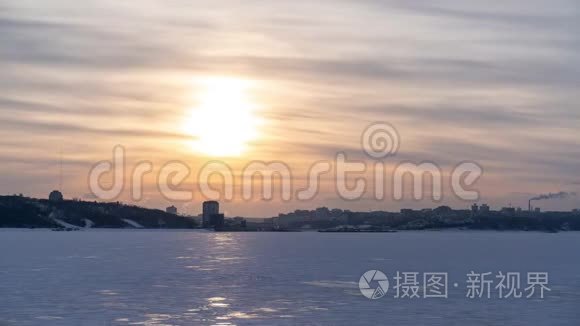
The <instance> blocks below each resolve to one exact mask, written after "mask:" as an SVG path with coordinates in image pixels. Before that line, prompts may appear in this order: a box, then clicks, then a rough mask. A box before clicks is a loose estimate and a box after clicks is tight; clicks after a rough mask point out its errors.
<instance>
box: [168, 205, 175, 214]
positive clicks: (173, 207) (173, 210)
mask: <svg viewBox="0 0 580 326" xmlns="http://www.w3.org/2000/svg"><path fill="white" fill-rule="evenodd" d="M165 212H166V213H169V214H173V215H177V207H175V206H173V205H171V206H169V207H167V208H166V209H165Z"/></svg>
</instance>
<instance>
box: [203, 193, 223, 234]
mask: <svg viewBox="0 0 580 326" xmlns="http://www.w3.org/2000/svg"><path fill="white" fill-rule="evenodd" d="M219 213H220V204H219V203H218V202H217V201H214V200H210V201H205V202H203V218H202V225H203V227H204V228H207V227H210V226H211V216H212V215H215V214H219Z"/></svg>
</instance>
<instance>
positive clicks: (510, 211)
mask: <svg viewBox="0 0 580 326" xmlns="http://www.w3.org/2000/svg"><path fill="white" fill-rule="evenodd" d="M501 213H502V214H503V215H506V216H515V215H516V209H515V208H513V207H504V208H502V209H501Z"/></svg>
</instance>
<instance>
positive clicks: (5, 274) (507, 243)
mask: <svg viewBox="0 0 580 326" xmlns="http://www.w3.org/2000/svg"><path fill="white" fill-rule="evenodd" d="M579 248H580V233H573V232H570V233H559V234H547V233H532V232H459V231H445V232H427V231H425V232H399V233H382V234H330V233H325V234H323V233H316V232H302V233H212V232H202V231H157V230H155V231H152V230H91V231H81V232H51V231H43V230H0V250H1V252H2V253H1V255H0V325H2V326H5V325H15V326H20V325H48V326H50V325H387V324H392V325H579V324H580V309H579V307H580V254H579V252H578V249H579ZM367 270H380V271H382V272H384V274H386V275H387V277H388V278H389V281H390V289H387V290H388V292H387V294H386V295H385V296H384V297H383V298H381V299H378V300H369V299H367V298H365V297H364V296H363V295H362V294H361V292H360V290H359V279H360V277H361V275H362V274H363V273H364V272H366V271H367ZM398 271H399V272H416V273H418V274H417V275H418V276H419V277H418V281H419V282H420V283H421V284H423V283H422V282H423V275H424V273H430V272H444V273H447V275H448V282H447V283H448V292H447V297H448V298H425V297H423V290H424V288H423V286H422V285H420V289H421V290H420V291H419V293H420V294H421V296H420V297H419V298H412V299H410V298H395V296H396V290H395V288H394V286H395V284H396V281H395V275H396V273H397V272H398ZM472 271H473V272H476V273H484V272H490V273H492V275H493V278H495V275H496V274H497V273H498V272H500V271H501V272H504V273H505V272H514V273H516V272H517V273H520V274H521V283H522V284H521V290H523V289H524V288H525V287H526V284H525V283H526V276H527V273H528V272H545V273H548V274H549V284H548V285H547V286H548V287H549V289H550V291H546V292H545V298H544V299H540V298H539V297H538V296H537V295H536V296H534V297H531V298H526V297H525V293H524V295H523V296H522V298H513V297H512V298H509V299H500V298H498V297H497V296H498V295H497V290H496V289H494V287H495V285H496V283H493V284H492V286H491V298H490V299H487V298H486V295H483V298H479V297H478V298H475V299H471V298H468V297H466V295H467V293H468V286H467V284H468V283H467V280H468V278H467V274H468V273H471V272H472ZM494 282H495V280H494ZM371 283H372V282H371ZM371 286H373V285H372V284H371ZM400 289H402V288H400ZM536 294H537V293H536Z"/></svg>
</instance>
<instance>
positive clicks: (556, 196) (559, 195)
mask: <svg viewBox="0 0 580 326" xmlns="http://www.w3.org/2000/svg"><path fill="white" fill-rule="evenodd" d="M574 196H576V193H575V192H565V191H560V192H557V193H555V194H553V193H548V194H542V195H538V196H536V197H534V198H531V199H530V201H533V200H546V199H566V198H569V197H574Z"/></svg>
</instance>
